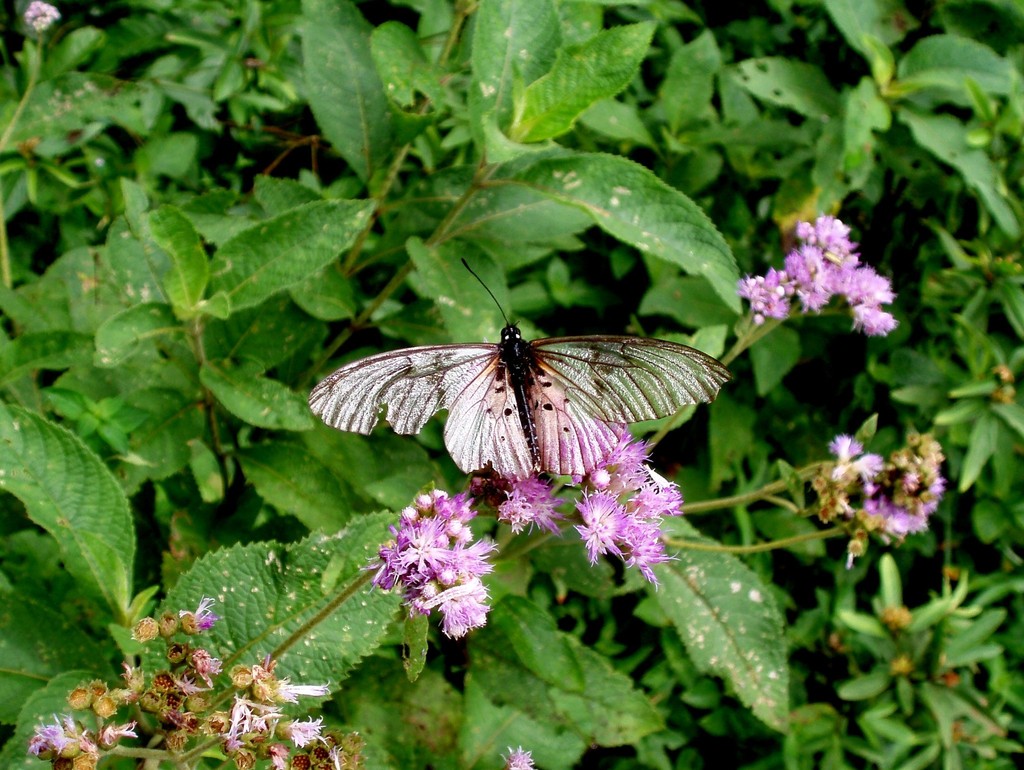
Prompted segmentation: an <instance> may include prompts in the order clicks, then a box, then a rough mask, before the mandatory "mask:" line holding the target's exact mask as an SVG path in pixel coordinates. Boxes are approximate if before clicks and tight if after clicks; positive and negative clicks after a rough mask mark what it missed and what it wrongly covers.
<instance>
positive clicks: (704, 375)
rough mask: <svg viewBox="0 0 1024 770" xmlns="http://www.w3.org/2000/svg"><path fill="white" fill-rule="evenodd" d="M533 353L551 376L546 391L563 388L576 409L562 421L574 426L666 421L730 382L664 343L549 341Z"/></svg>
mask: <svg viewBox="0 0 1024 770" xmlns="http://www.w3.org/2000/svg"><path fill="white" fill-rule="evenodd" d="M533 348H534V353H535V357H536V359H537V363H538V365H539V366H541V367H542V368H543V370H544V371H545V372H546V373H548V374H550V379H551V381H552V382H553V385H552V386H551V389H554V388H555V387H556V386H557V387H560V388H562V390H563V391H564V393H565V396H566V398H568V400H569V403H570V405H572V404H575V406H574V407H573V406H571V407H570V409H571V411H570V413H569V415H568V417H566V418H564V419H572V420H573V421H578V419H579V418H580V417H582V416H587V417H589V418H590V419H592V420H599V421H603V422H605V423H613V424H614V423H632V422H640V421H641V420H654V419H657V418H658V417H666V416H668V415H670V414H673V413H674V412H675V411H677V410H678V409H680V408H681V407H683V406H686V405H688V404H697V403H700V402H704V401H712V400H714V398H715V396H717V395H718V390H719V389H720V388H721V387H722V385H723V384H724V383H726V382H728V380H729V378H730V375H729V371H728V369H726V368H725V367H724V366H723V365H722V364H721V363H719V362H718V361H717V360H715V359H714V358H712V357H711V356H709V355H707V354H706V353H702V352H701V351H699V350H695V349H694V348H691V347H687V346H686V345H679V344H677V343H674V342H668V341H666V340H658V339H651V338H646V337H615V336H599V337H598V336H595V337H551V338H549V339H544V340H537V341H536V342H534V343H533ZM540 387H541V389H543V385H542V383H541V386H540ZM551 411H554V412H555V414H558V413H559V412H558V410H557V409H553V410H551ZM573 411H574V412H575V414H573V413H572V412H573ZM545 430H548V429H547V428H545Z"/></svg>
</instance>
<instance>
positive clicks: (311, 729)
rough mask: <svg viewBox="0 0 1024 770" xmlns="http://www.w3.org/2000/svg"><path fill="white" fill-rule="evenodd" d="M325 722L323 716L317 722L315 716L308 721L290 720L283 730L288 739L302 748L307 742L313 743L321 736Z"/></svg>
mask: <svg viewBox="0 0 1024 770" xmlns="http://www.w3.org/2000/svg"><path fill="white" fill-rule="evenodd" d="M323 724H324V718H323V717H320V718H318V719H317V720H316V721H315V722H314V721H313V717H310V718H309V720H308V721H306V722H299V721H297V720H296V721H295V722H289V723H288V724H286V725H285V726H284V727H283V728H281V731H282V732H283V733H284V736H285V737H286V738H287V739H288V740H290V741H291V742H292V743H294V744H295V745H296V746H298V747H299V748H300V749H301V748H302V747H303V746H305V745H306V744H307V743H312V742H313V741H315V740H317V739H318V738H319V737H320V733H321V730H322V729H323Z"/></svg>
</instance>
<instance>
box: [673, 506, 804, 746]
mask: <svg viewBox="0 0 1024 770" xmlns="http://www.w3.org/2000/svg"><path fill="white" fill-rule="evenodd" d="M670 526H671V527H672V530H673V531H674V532H675V533H679V534H682V535H684V536H686V537H691V538H693V537H699V533H697V531H696V530H695V529H694V528H693V527H692V526H690V525H689V524H688V523H686V522H684V521H681V520H679V519H675V520H673V521H672V522H671V525H670ZM675 555H676V558H677V560H676V561H672V562H667V563H665V564H662V565H660V568H659V569H658V571H657V575H658V578H659V580H660V581H661V586H660V587H659V589H658V591H656V592H655V594H654V597H655V599H656V600H657V601H658V604H659V605H660V606H661V608H662V611H664V613H665V614H666V615H667V616H668V617H669V618H670V619H671V620H672V624H673V625H674V626H675V628H676V631H677V632H678V633H679V636H680V637H681V638H682V640H683V643H684V644H685V645H686V650H687V652H689V654H690V657H691V658H692V659H693V662H694V663H695V664H696V666H697V668H698V669H700V670H701V671H704V672H709V673H714V674H716V675H718V676H721V677H723V678H725V679H726V680H727V681H728V682H729V684H730V685H732V688H733V690H735V692H736V694H737V696H738V697H739V699H740V700H741V701H742V702H743V703H744V705H746V706H747V707H748V708H750V709H751V710H752V711H753V712H754V715H755V716H757V717H758V718H759V719H761V720H762V721H763V722H764V723H765V724H767V725H769V726H770V727H772V728H774V729H776V730H785V729H786V722H787V719H788V714H789V668H788V666H787V664H786V637H785V633H784V629H783V618H782V614H781V613H780V612H779V609H778V607H777V606H776V604H775V600H774V599H773V597H772V594H771V590H770V589H769V588H768V587H767V586H765V585H764V584H763V583H762V582H761V579H760V577H758V575H757V573H755V572H754V571H753V570H751V569H750V568H749V567H747V566H746V565H745V564H744V563H743V562H741V561H740V560H739V559H737V558H736V557H734V556H730V555H728V554H724V553H714V552H709V551H699V550H696V549H693V550H687V549H686V548H685V547H684V548H682V549H681V550H680V551H679V552H678V553H677V554H675Z"/></svg>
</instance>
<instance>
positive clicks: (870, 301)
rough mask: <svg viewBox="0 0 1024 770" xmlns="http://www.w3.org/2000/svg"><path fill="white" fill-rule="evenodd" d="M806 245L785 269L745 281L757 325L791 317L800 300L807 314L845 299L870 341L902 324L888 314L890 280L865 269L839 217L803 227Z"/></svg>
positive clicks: (744, 293)
mask: <svg viewBox="0 0 1024 770" xmlns="http://www.w3.org/2000/svg"><path fill="white" fill-rule="evenodd" d="M796 236H797V238H798V239H799V240H800V241H801V243H800V244H799V245H798V246H797V247H796V248H794V249H793V250H792V251H790V252H789V254H788V255H787V256H786V264H785V268H784V269H783V270H776V269H775V268H769V269H768V272H767V273H766V274H765V275H763V276H760V275H758V276H746V277H745V278H742V279H740V282H739V286H738V289H737V293H738V294H739V295H740V296H741V297H743V298H744V299H746V300H748V301H749V302H750V309H751V311H752V312H753V317H754V323H755V324H758V325H760V324H763V323H764V322H765V320H766V319H768V318H778V319H783V318H787V317H788V316H789V314H790V312H791V310H792V301H793V298H794V297H795V298H796V299H797V300H798V301H799V302H800V307H801V310H802V312H804V313H810V312H817V311H819V310H821V309H822V308H823V307H825V305H827V304H828V302H829V300H831V299H832V297H834V296H839V297H842V298H843V299H845V300H846V302H847V304H848V305H849V306H850V309H851V311H852V313H853V328H854V330H855V331H863V332H864V333H865V334H867V335H869V336H885V335H886V334H888V333H889V332H891V331H892V330H893V329H895V328H896V319H895V318H894V317H893V315H892V314H891V313H889V312H888V311H885V310H883V309H882V306H883V305H888V304H890V303H891V302H892V301H893V299H895V296H896V295H895V294H894V293H893V291H892V284H891V282H890V281H889V279H888V278H885V277H884V276H881V275H879V274H878V273H877V272H875V269H874V268H873V267H871V266H870V265H865V264H862V263H861V261H860V255H859V254H858V253H857V252H856V248H857V244H856V243H853V242H852V241H851V240H850V228H849V227H847V226H846V225H844V224H843V223H842V222H840V221H839V220H838V219H836V218H835V217H830V216H821V217H818V218H817V219H816V220H815V221H814V223H813V224H812V223H810V222H800V223H798V224H797V226H796Z"/></svg>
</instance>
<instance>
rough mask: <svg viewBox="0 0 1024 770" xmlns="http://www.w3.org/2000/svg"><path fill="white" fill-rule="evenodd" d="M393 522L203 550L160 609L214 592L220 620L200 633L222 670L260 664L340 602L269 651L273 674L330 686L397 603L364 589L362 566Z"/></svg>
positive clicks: (365, 651)
mask: <svg viewBox="0 0 1024 770" xmlns="http://www.w3.org/2000/svg"><path fill="white" fill-rule="evenodd" d="M393 520H394V516H392V515H390V514H375V515H372V516H363V517H361V518H359V519H358V520H357V521H354V522H353V523H352V524H350V525H349V526H347V527H346V528H345V529H342V530H340V531H334V532H332V533H331V534H314V535H310V536H309V537H307V538H305V539H304V540H301V541H299V542H297V543H293V544H291V545H287V546H282V545H279V544H276V543H252V544H250V545H246V546H235V547H232V548H224V549H221V550H219V551H216V552H214V553H211V554H208V555H206V556H204V557H203V558H201V559H199V561H197V562H196V563H195V565H194V566H193V567H192V569H190V570H189V572H188V573H187V574H186V575H184V576H182V577H181V578H180V579H179V580H178V582H177V584H175V586H174V588H173V589H171V591H170V592H169V593H168V596H167V601H166V602H164V609H165V610H166V611H169V612H173V613H175V614H177V612H178V610H181V609H185V608H195V607H196V606H197V605H198V603H199V600H200V599H201V598H202V597H203V596H212V597H215V598H217V600H218V603H217V605H216V606H215V607H214V610H215V612H216V613H217V614H218V615H220V616H221V619H220V620H219V621H217V623H215V624H214V625H213V627H212V628H211V629H210V630H209V631H207V632H205V633H204V635H203V636H204V639H208V640H209V641H208V642H207V645H208V646H209V647H210V648H212V649H219V650H225V651H230V654H229V655H227V656H226V657H225V658H224V670H225V671H228V670H230V669H231V667H232V666H234V665H236V664H241V665H252V664H253V663H258V662H259V661H261V660H262V659H263V657H264V656H265V655H267V654H269V653H271V652H274V651H276V650H277V648H278V647H279V646H280V645H281V644H282V643H283V642H284V641H285V640H287V639H288V638H289V637H290V636H291V635H292V634H293V633H295V632H296V631H297V630H298V629H299V628H300V627H301V626H302V625H303V624H304V623H306V622H307V621H309V620H310V619H312V618H313V617H314V616H315V615H317V613H319V612H322V611H324V610H325V609H326V608H327V607H328V605H329V604H331V603H333V602H335V601H337V600H339V599H340V600H341V601H340V603H338V604H337V606H335V607H333V610H334V611H333V612H332V613H330V614H329V615H328V616H327V617H325V618H324V619H323V620H322V621H321V622H320V623H319V624H318V625H316V626H314V627H313V628H311V629H310V630H309V631H308V632H307V633H306V634H304V635H303V636H302V638H301V639H300V640H299V641H298V643H295V644H292V645H291V646H289V647H288V648H287V649H286V650H285V651H284V652H283V653H281V654H279V655H277V656H276V659H277V661H278V669H277V671H276V673H277V675H278V676H280V677H286V676H287V677H290V678H292V679H293V681H295V682H296V683H297V684H328V685H330V687H331V690H332V691H334V690H337V689H338V686H339V683H340V681H341V680H342V679H344V677H345V676H346V674H347V673H348V672H349V671H350V670H351V669H352V668H353V667H354V666H355V665H356V664H357V663H358V662H359V660H360V659H362V658H364V657H365V656H367V655H369V654H370V653H372V652H373V651H374V650H375V649H376V648H377V647H378V646H379V645H380V643H381V640H382V638H383V636H384V634H385V633H386V632H387V630H388V628H389V626H390V625H391V619H392V618H393V617H394V615H395V610H396V609H397V607H398V600H399V597H398V595H397V594H395V593H385V592H384V591H380V590H377V589H372V588H370V586H369V578H370V573H368V572H367V571H366V565H367V564H369V563H370V562H371V561H372V560H373V559H375V558H376V556H377V549H378V548H379V547H380V543H381V541H382V540H383V539H384V538H385V537H387V524H388V523H389V522H392V521H393ZM328 575H329V576H330V578H331V579H330V580H327V576H328ZM225 576H230V579H229V580H228V581H227V584H226V583H225ZM304 702H307V703H308V702H310V701H304Z"/></svg>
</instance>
